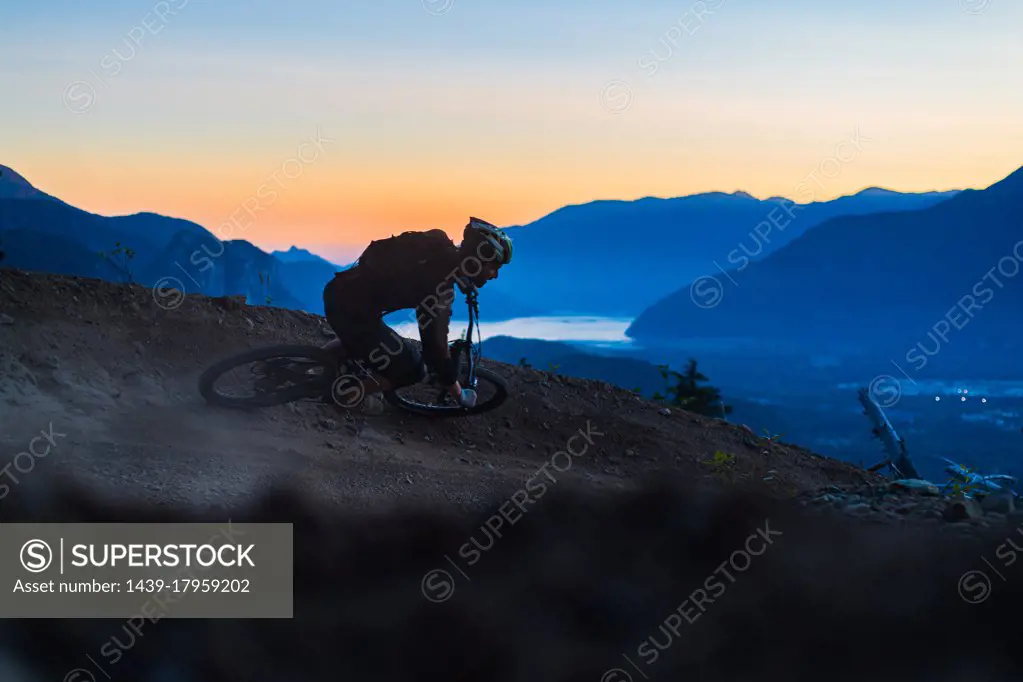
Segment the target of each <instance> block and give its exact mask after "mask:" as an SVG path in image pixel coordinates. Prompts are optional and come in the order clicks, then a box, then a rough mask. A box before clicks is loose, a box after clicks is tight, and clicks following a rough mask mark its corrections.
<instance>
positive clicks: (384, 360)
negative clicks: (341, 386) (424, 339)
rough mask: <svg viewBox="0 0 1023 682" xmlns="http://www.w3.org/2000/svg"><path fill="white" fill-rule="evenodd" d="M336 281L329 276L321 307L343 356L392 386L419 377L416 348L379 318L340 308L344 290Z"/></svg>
mask: <svg viewBox="0 0 1023 682" xmlns="http://www.w3.org/2000/svg"><path fill="white" fill-rule="evenodd" d="M337 284H340V283H339V282H336V281H334V280H331V281H330V282H329V283H328V284H327V286H326V287H325V288H324V289H323V310H324V313H325V316H326V318H327V323H328V324H330V327H331V329H333V330H334V333H335V334H337V338H338V339H339V340H340V341H341V344H342V345H343V346H344V349H345V353H346V354H347V356H348V357H349V358H350V359H353V360H358V361H359V362H360V363H361V364H362V365H363V366H364V367H365V368H366V369H369V370H371V371H372V372H374V373H375V374H378V375H380V376H382V377H384V378H385V379H387V381H388V383H390V384H391V387H392V388H401V387H402V386H411V385H412V384H415V383H418V382H420V381H422V380H423V379H424V378H425V377H426V367H425V365H424V364H423V359H422V355H421V354H420V353H419V350H418V349H416V347H415V346H413V345H412V344H411V343H409V341H408V339H405V338H403V337H402V336H401V335H400V334H398V332H396V331H394V330H393V329H391V328H390V327H388V326H387V325H386V324H385V323H384V321H383V319H382V318H380V317H378V316H373V317H365V316H361V315H352V314H351V313H349V312H346V311H345V310H343V309H342V308H341V306H339V305H338V302H339V300H340V297H341V296H343V295H344V294H343V291H341V289H342V287H339V286H336V285H337Z"/></svg>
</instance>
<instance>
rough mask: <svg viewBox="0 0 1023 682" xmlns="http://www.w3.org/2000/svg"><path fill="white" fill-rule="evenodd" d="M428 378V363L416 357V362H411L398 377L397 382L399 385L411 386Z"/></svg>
mask: <svg viewBox="0 0 1023 682" xmlns="http://www.w3.org/2000/svg"><path fill="white" fill-rule="evenodd" d="M425 378H426V365H424V364H423V362H422V360H420V359H419V358H415V361H414V362H411V361H410V362H409V363H408V364H407V366H406V368H405V371H403V372H402V373H401V376H400V377H398V379H397V382H398V385H399V386H411V385H413V384H418V383H419V382H420V381H422V380H423V379H425Z"/></svg>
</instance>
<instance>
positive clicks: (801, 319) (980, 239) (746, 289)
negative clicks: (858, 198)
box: [628, 169, 1023, 350]
mask: <svg viewBox="0 0 1023 682" xmlns="http://www.w3.org/2000/svg"><path fill="white" fill-rule="evenodd" d="M1021 214H1023V169H1020V170H1018V171H1016V172H1015V173H1013V174H1012V175H1010V176H1009V177H1007V178H1005V179H1004V180H1002V181H1001V182H999V183H996V184H995V185H992V186H991V187H989V188H988V189H985V190H970V191H965V192H961V193H959V194H958V195H957V196H955V197H953V198H952V199H949V200H947V201H944V202H942V203H939V204H937V205H935V206H932V207H929V208H925V209H921V210H916V211H901V212H887V213H877V214H872V215H865V216H843V217H839V218H835V219H833V220H831V221H829V222H827V223H826V224H824V225H821V226H820V227H819V228H818V229H815V230H811V231H809V232H807V233H806V234H804V235H803V236H801V237H799V238H798V239H796V240H794V241H793V242H792V243H790V244H788V245H787V246H785V247H784V248H782V249H780V250H778V251H776V252H775V253H773V254H771V255H770V256H768V257H766V258H765V259H763V260H762V261H760V262H753V263H751V264H750V265H749V266H748V267H747V268H746V269H745V270H742V271H740V270H739V269H733V270H731V271H729V272H728V274H727V276H725V275H721V274H719V275H718V277H717V282H713V281H710V280H706V279H705V280H703V281H701V282H698V283H696V284H695V286H694V287H691V286H690V285H689V283H688V282H687V283H686V286H685V287H684V288H682V289H680V290H678V291H676V292H675V293H673V294H671V295H670V296H668V297H666V298H664V299H663V300H661V301H659V302H658V303H656V304H655V305H653V306H651V307H650V308H649V309H647V310H645V311H644V312H643V313H642V314H641V315H640V316H639V317H638V318H637V319H636V321H635V322H634V323H633V324H632V326H631V327H630V328H629V330H628V334H629V336H631V337H633V338H636V339H642V340H645V341H654V342H656V341H660V340H669V339H671V340H676V339H679V338H683V337H717V338H719V337H744V338H757V339H785V340H787V341H790V342H793V343H797V342H802V343H805V344H819V343H838V342H843V343H871V342H877V341H879V340H881V341H889V342H891V344H892V345H898V344H904V343H907V342H908V343H911V344H912V343H916V342H926V345H927V346H928V347H929V348H934V347H935V345H936V344H938V345H941V344H943V340H942V338H941V335H942V334H943V335H944V337H945V340H944V341H945V342H944V345H946V346H948V345H951V346H953V347H956V346H959V345H960V344H962V343H963V342H964V341H965V339H966V338H969V339H971V341H970V343H971V344H979V343H980V342H982V341H983V342H986V343H992V342H993V343H996V344H997V343H999V338H1000V337H1003V338H1004V341H1005V343H1007V344H1009V345H1011V343H1014V341H1013V339H1014V338H1015V337H1004V335H1005V334H1008V333H1010V331H1012V330H1016V331H1018V329H1019V327H1020V320H1021V319H1023V315H1021V312H1023V285H1021V284H1020V283H1019V282H1018V281H1013V279H1014V277H1015V276H1016V274H1017V273H1018V271H1019V269H1020V267H1021V262H1023V241H1021V238H1023V231H1021V223H1020V215H1021ZM1014 250H1015V253H1014ZM999 268H1001V270H999ZM731 280H734V282H735V284H733V283H732V281H731ZM715 290H717V291H720V293H721V295H720V297H719V296H718V294H717V293H716V292H715ZM694 297H695V298H696V299H697V300H699V301H700V302H701V303H702V304H703V305H708V304H709V303H713V302H715V301H716V302H717V304H716V305H713V306H712V307H707V308H701V307H699V306H698V305H696V303H694V300H693V299H694ZM943 319H944V320H945V321H944V322H942V320H943ZM967 325H969V329H968V330H964V328H965V327H966V326H967ZM936 327H937V329H936ZM928 333H931V334H932V335H936V336H935V338H928ZM953 337H954V341H952V339H953ZM949 342H951V343H949ZM960 350H961V349H960Z"/></svg>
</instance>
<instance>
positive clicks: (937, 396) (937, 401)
mask: <svg viewBox="0 0 1023 682" xmlns="http://www.w3.org/2000/svg"><path fill="white" fill-rule="evenodd" d="M934 402H936V403H940V402H941V396H940V395H936V396H934Z"/></svg>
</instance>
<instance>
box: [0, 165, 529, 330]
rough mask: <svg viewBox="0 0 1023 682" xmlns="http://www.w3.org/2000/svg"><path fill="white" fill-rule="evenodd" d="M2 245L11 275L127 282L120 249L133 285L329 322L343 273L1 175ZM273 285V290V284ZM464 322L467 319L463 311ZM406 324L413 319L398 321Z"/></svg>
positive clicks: (491, 315) (505, 298) (497, 298)
mask: <svg viewBox="0 0 1023 682" xmlns="http://www.w3.org/2000/svg"><path fill="white" fill-rule="evenodd" d="M0 240H2V242H3V249H4V251H5V252H6V257H5V259H4V261H3V266H4V267H8V268H18V269H21V270H27V271H36V272H49V273H54V274H65V275H78V276H82V277H95V278H98V279H107V280H111V281H118V282H121V281H124V274H123V273H121V272H119V271H118V270H117V269H115V268H113V267H111V266H110V265H109V264H108V263H107V262H105V261H104V260H103V259H102V258H101V257H100V256H99V255H98V254H99V252H100V251H107V252H109V251H111V250H112V249H114V247H115V244H116V243H117V242H120V243H121V244H123V245H124V246H126V247H129V248H131V249H132V250H133V251H134V252H135V255H134V257H133V258H132V259H131V261H130V269H131V272H132V276H133V278H134V281H135V282H137V283H139V284H144V285H147V286H152V285H155V284H157V283H160V284H161V285H162V286H167V287H171V288H178V289H181V290H183V291H184V292H185V293H203V294H206V295H209V296H224V295H244V296H246V298H247V299H248V300H249V301H250V302H252V303H260V304H265V303H266V300H267V298H269V299H270V302H271V303H270V304H271V305H273V306H275V307H282V308H292V309H297V310H305V311H307V312H312V313H316V314H320V313H322V312H323V287H324V285H325V284H326V283H327V282H328V281H329V280H330V278H331V277H333V275H334V273H335V272H338V271H339V270H344V269H346V268H348V267H351V264H348V265H337V264H335V263H331V262H330V261H328V260H327V259H325V258H322V257H320V256H317V255H316V254H314V253H312V252H310V251H308V250H306V249H302V248H299V247H296V246H292V247H291V248H290V249H289V250H287V251H274V252H273V253H267V252H265V251H263V250H262V249H260V248H258V247H256V246H254V245H253V244H251V243H250V242H247V241H245V240H240V239H235V240H226V241H221V240H220V239H218V238H217V237H216V236H214V235H213V234H212V233H211V232H209V231H208V230H206V229H205V228H204V227H202V226H201V225H198V224H196V223H193V222H190V221H188V220H182V219H179V218H169V217H166V216H162V215H158V214H155V213H137V214H134V215H130V216H114V217H108V216H101V215H97V214H95V213H89V212H88V211H83V210H81V209H78V208H75V207H73V206H70V205H68V204H66V203H64V202H62V201H60V200H59V199H56V198H54V197H51V196H50V195H49V194H46V193H45V192H42V191H40V190H37V189H36V188H35V187H33V186H32V185H31V183H29V182H28V180H26V179H25V178H24V177H22V176H21V175H19V174H18V173H16V172H14V171H13V170H11V169H10V168H7V167H6V166H0ZM267 275H269V285H267V283H266V281H265V277H266V276H267ZM480 303H481V308H482V310H484V311H485V313H484V314H485V315H486V316H487V319H490V320H500V319H510V318H514V317H527V316H531V315H538V314H541V313H542V312H543V310H542V308H541V307H539V306H531V305H527V304H525V303H523V302H520V301H518V300H516V299H515V298H514V297H513V296H509V295H508V294H505V293H502V292H500V291H494V290H493V288H492V287H488V288H487V291H485V292H484V293H482V294H481V296H480ZM454 313H455V315H454V316H455V319H459V320H463V319H465V317H466V314H465V312H464V311H463V310H462V309H461V308H460V307H456V308H455V311H454ZM389 319H391V321H405V320H406V319H407V315H406V314H404V313H399V314H396V315H393V316H391V317H390V318H389Z"/></svg>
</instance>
